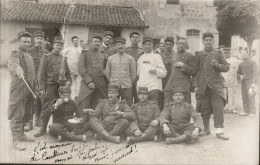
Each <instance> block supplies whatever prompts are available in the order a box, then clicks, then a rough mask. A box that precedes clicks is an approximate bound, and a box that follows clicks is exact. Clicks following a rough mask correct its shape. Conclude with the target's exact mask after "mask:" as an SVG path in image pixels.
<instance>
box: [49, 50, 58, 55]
mask: <svg viewBox="0 0 260 165" xmlns="http://www.w3.org/2000/svg"><path fill="white" fill-rule="evenodd" d="M51 52H52V54H53V55H55V56H59V55H60V53H57V52H56V51H54V50H52V51H51Z"/></svg>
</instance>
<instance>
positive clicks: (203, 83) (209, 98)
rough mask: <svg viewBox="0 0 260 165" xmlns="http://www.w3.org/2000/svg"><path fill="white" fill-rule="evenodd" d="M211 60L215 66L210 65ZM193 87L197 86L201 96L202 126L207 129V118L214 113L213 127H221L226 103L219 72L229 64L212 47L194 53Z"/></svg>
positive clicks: (222, 81) (224, 69) (222, 80)
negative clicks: (214, 61)
mask: <svg viewBox="0 0 260 165" xmlns="http://www.w3.org/2000/svg"><path fill="white" fill-rule="evenodd" d="M212 60H216V61H217V64H216V66H212V65H211V62H212ZM195 70H196V72H195V73H196V74H195V76H194V79H193V80H194V82H193V85H194V87H198V88H199V94H200V97H201V100H200V101H201V105H200V109H199V112H201V115H202V118H203V123H204V128H205V129H209V119H210V115H211V113H213V114H214V126H215V128H223V127H224V126H223V123H224V114H223V109H224V107H225V104H226V100H225V94H224V78H223V77H222V75H221V72H227V71H228V70H229V64H228V63H227V62H226V60H225V58H224V56H223V55H222V54H221V53H220V52H218V51H215V50H213V48H212V49H209V50H206V49H205V50H203V51H200V52H198V53H197V54H196V55H195Z"/></svg>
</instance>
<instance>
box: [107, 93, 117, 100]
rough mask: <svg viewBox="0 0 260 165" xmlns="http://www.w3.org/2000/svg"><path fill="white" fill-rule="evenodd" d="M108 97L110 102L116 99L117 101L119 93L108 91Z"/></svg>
mask: <svg viewBox="0 0 260 165" xmlns="http://www.w3.org/2000/svg"><path fill="white" fill-rule="evenodd" d="M107 95H108V100H109V101H114V100H115V99H117V96H118V92H116V91H108V92H107Z"/></svg>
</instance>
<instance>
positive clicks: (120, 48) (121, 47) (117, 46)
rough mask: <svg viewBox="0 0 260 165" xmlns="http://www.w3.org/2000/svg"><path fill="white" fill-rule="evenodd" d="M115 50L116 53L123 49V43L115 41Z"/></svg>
mask: <svg viewBox="0 0 260 165" xmlns="http://www.w3.org/2000/svg"><path fill="white" fill-rule="evenodd" d="M116 50H117V52H118V53H122V52H124V50H125V43H123V42H117V43H116Z"/></svg>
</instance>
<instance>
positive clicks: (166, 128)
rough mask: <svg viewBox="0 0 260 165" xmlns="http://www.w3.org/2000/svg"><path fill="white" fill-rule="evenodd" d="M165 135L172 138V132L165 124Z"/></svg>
mask: <svg viewBox="0 0 260 165" xmlns="http://www.w3.org/2000/svg"><path fill="white" fill-rule="evenodd" d="M163 133H164V135H166V136H170V133H171V131H170V128H169V127H168V125H167V124H163Z"/></svg>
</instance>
